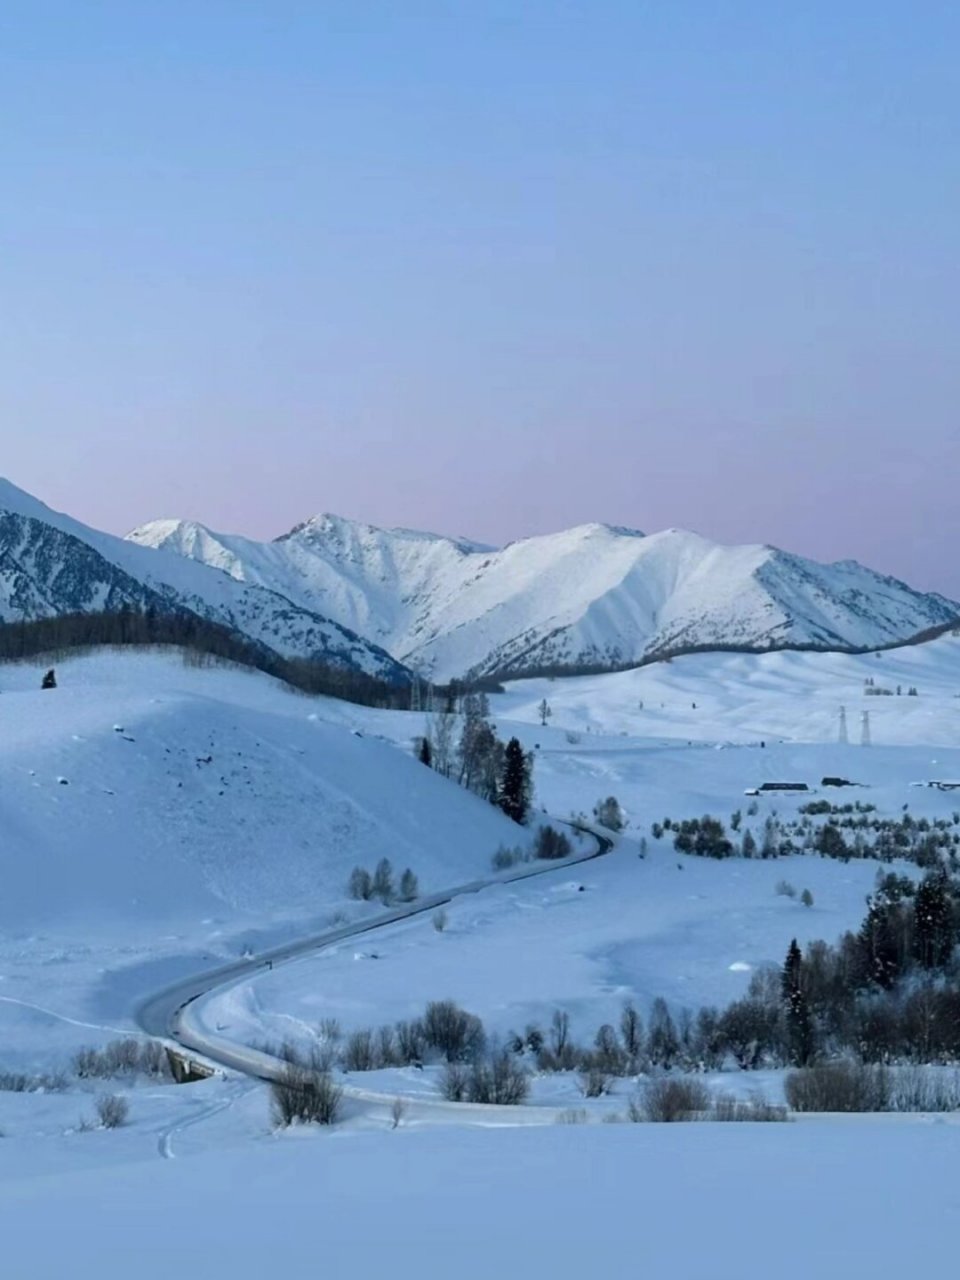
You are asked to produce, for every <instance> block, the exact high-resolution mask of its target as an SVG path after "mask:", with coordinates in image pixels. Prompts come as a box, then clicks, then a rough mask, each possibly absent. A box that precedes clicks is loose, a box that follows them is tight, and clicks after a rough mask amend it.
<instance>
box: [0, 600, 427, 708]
mask: <svg viewBox="0 0 960 1280" xmlns="http://www.w3.org/2000/svg"><path fill="white" fill-rule="evenodd" d="M156 646H173V647H175V648H179V649H182V650H183V651H184V654H185V656H186V657H187V660H188V661H192V662H195V663H197V664H198V665H206V664H210V665H217V664H229V665H235V666H240V667H249V668H253V669H254V670H257V671H262V672H264V673H265V674H266V675H269V676H273V677H274V678H275V679H277V680H282V681H283V682H284V683H285V684H288V685H290V686H291V687H292V688H294V689H297V690H299V691H300V692H301V693H307V694H317V695H320V694H322V695H326V696H328V697H332V698H341V699H343V700H344V701H346V702H355V703H360V704H362V705H364V706H374V707H388V708H400V707H406V706H407V704H408V702H409V692H408V689H407V685H406V684H402V685H399V684H392V683H390V682H389V681H387V680H382V679H380V678H378V677H377V676H371V675H368V674H367V673H365V672H363V671H357V670H355V669H353V668H349V667H343V666H338V665H336V664H334V663H329V662H321V661H319V660H317V659H312V658H284V657H282V656H281V655H280V654H278V653H275V652H274V651H273V650H272V649H270V648H268V647H267V646H266V645H261V644H257V643H256V642H254V641H251V640H246V639H244V638H242V637H240V636H238V635H237V633H236V632H234V631H231V630H230V628H229V627H225V626H223V625H222V624H221V623H218V622H211V621H209V620H208V619H206V618H201V617H200V616H199V614H195V613H192V612H190V610H187V609H175V608H173V609H171V610H170V611H169V612H166V611H164V612H161V611H159V610H157V609H154V608H147V609H137V608H133V607H132V606H124V607H122V608H120V609H118V610H116V611H112V612H108V611H104V612H100V613H69V614H60V615H58V616H57V617H54V618H38V619H35V620H34V621H31V622H25V621H18V622H6V623H2V624H0V662H22V661H25V660H28V659H30V658H35V657H39V656H41V655H44V656H49V657H51V658H53V659H57V658H61V659H62V658H67V657H70V656H71V655H75V654H77V653H82V652H84V651H85V650H91V649H97V648H102V647H115V648H152V647H156Z"/></svg>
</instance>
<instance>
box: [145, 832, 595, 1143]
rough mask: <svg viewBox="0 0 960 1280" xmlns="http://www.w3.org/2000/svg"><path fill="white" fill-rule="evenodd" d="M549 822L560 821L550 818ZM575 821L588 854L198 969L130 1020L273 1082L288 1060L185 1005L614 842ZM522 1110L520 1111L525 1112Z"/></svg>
mask: <svg viewBox="0 0 960 1280" xmlns="http://www.w3.org/2000/svg"><path fill="white" fill-rule="evenodd" d="M554 821H558V820H557V819H554ZM565 825H572V826H575V828H576V830H578V831H580V832H581V833H582V834H584V835H588V836H591V837H592V838H593V839H594V840H595V841H596V842H597V847H596V849H594V850H592V851H591V852H590V853H585V854H577V855H575V856H573V857H570V858H564V859H562V860H561V861H557V862H547V863H542V862H541V863H537V864H535V865H533V866H530V865H527V866H524V867H523V868H522V869H520V870H516V871H511V872H509V873H508V874H505V875H500V876H494V877H492V878H490V879H483V880H472V881H470V882H469V883H467V884H461V885H457V886H456V887H454V888H452V889H446V890H443V891H442V892H440V893H434V894H429V895H428V896H427V897H424V898H418V899H417V901H416V902H415V903H411V904H410V905H408V906H403V907H396V908H394V909H393V910H391V911H384V912H381V913H379V914H378V915H376V916H373V917H371V918H370V919H368V920H364V921H361V922H359V923H355V924H349V925H341V926H339V927H337V928H335V929H327V930H325V931H324V932H323V933H317V934H313V935H311V936H309V937H306V938H301V939H299V940H298V941H296V942H290V943H286V944H284V945H283V946H280V947H274V948H273V949H271V950H269V951H264V952H261V953H260V954H259V955H257V956H254V957H252V958H250V959H244V960H236V961H231V962H230V963H228V964H223V965H219V966H217V967H216V968H213V969H207V970H204V971H203V972H201V973H197V974H194V975H193V976H192V977H190V978H187V979H183V980H181V981H179V982H176V983H174V984H173V985H172V986H169V987H166V988H164V989H163V990H162V991H159V992H157V993H156V994H155V995H153V996H151V997H150V998H149V999H147V1000H146V1001H144V1002H143V1003H142V1004H141V1005H140V1007H139V1008H138V1009H137V1011H136V1020H137V1022H138V1024H139V1025H140V1027H141V1028H142V1029H143V1030H144V1031H145V1032H146V1033H147V1034H148V1035H150V1036H154V1037H157V1038H159V1039H165V1040H171V1041H173V1042H175V1043H176V1044H177V1045H178V1046H179V1047H180V1048H182V1049H185V1050H186V1051H187V1052H189V1053H192V1054H197V1055H199V1056H201V1057H203V1058H204V1059H206V1060H208V1061H210V1062H213V1063H215V1064H216V1065H218V1066H222V1067H227V1068H229V1069H230V1070H233V1071H239V1072H241V1073H242V1074H243V1075H246V1076H249V1077H251V1078H253V1079H257V1080H264V1081H267V1082H269V1081H271V1080H275V1079H277V1078H278V1077H279V1075H280V1074H281V1072H282V1071H283V1070H284V1068H285V1066H286V1064H285V1063H284V1062H283V1061H282V1060H281V1059H279V1058H276V1057H274V1056H273V1055H272V1054H269V1053H265V1052H263V1051H262V1050H259V1049H253V1048H250V1047H249V1046H247V1045H243V1044H237V1043H235V1042H234V1041H231V1040H228V1039H225V1038H224V1037H222V1036H220V1035H217V1034H214V1033H212V1032H211V1031H210V1030H209V1029H208V1028H206V1027H204V1026H203V1025H202V1024H201V1023H200V1022H199V1020H198V1019H197V1018H195V1017H191V1013H192V1012H193V1010H192V1008H191V1006H193V1005H194V1004H195V1003H196V1002H198V1001H200V1000H201V998H202V997H204V996H207V995H211V994H213V993H214V992H218V991H220V990H221V989H224V988H228V987H232V986H234V985H236V984H237V983H238V982H241V981H243V979H244V978H248V977H250V976H252V975H254V974H257V973H262V972H263V971H264V970H265V969H269V968H276V967H277V966H278V965H281V964H284V963H286V962H288V961H291V960H295V959H298V958H300V957H302V956H305V955H309V954H311V953H314V952H318V951H321V950H322V949H323V948H324V947H328V946H331V945H332V944H334V943H338V942H343V941H345V940H347V939H349V938H356V937H361V936H362V935H364V934H368V933H373V932H375V931H376V930H378V929H382V928H383V927H384V926H385V925H389V924H394V923H395V922H396V921H398V920H408V919H411V918H412V917H414V916H419V915H424V914H425V913H426V912H428V911H436V910H437V908H439V907H442V906H445V905H447V904H448V903H450V902H452V901H453V899H454V898H457V897H460V896H462V895H463V894H468V893H479V892H480V891H481V890H483V889H489V888H493V887H494V886H496V885H498V884H513V883H516V882H517V881H520V880H530V879H533V878H534V877H535V876H543V875H550V874H553V873H556V872H557V871H563V870H565V869H569V868H570V867H574V866H578V865H579V864H581V863H584V862H590V861H592V860H593V859H594V858H599V857H603V856H604V855H605V854H607V853H609V852H610V851H611V850H612V849H613V848H614V845H615V843H616V840H615V837H614V835H613V834H612V833H611V832H609V831H607V830H606V829H605V828H602V827H595V826H592V825H589V824H581V823H577V824H565ZM344 1092H345V1094H346V1095H347V1096H348V1097H349V1098H351V1099H354V1100H356V1101H361V1102H367V1103H374V1104H379V1103H383V1104H386V1105H389V1104H391V1103H392V1102H393V1100H394V1095H393V1094H389V1095H387V1094H380V1093H376V1092H374V1091H372V1090H367V1089H358V1088H354V1087H352V1086H351V1087H348V1088H346V1089H345V1090H344ZM409 1106H410V1108H411V1109H412V1110H414V1111H416V1110H419V1109H429V1110H430V1111H432V1112H437V1111H440V1112H445V1111H447V1110H448V1109H449V1110H450V1111H451V1112H454V1113H456V1114H457V1115H458V1116H460V1117H461V1119H466V1118H467V1114H468V1113H470V1112H471V1111H475V1112H477V1114H478V1115H481V1114H482V1115H483V1116H484V1119H485V1122H487V1123H496V1122H497V1119H496V1115H495V1113H499V1112H501V1111H502V1112H504V1113H505V1115H504V1119H506V1118H507V1115H509V1117H510V1120H511V1122H512V1123H517V1122H518V1121H520V1122H521V1123H523V1122H526V1123H531V1122H540V1123H550V1122H552V1120H553V1117H554V1109H553V1108H549V1107H508V1108H500V1107H496V1106H489V1105H479V1104H469V1103H444V1102H442V1101H439V1100H436V1099H429V1100H426V1099H423V1100H415V1099H410V1100H409ZM524 1113H526V1114H524Z"/></svg>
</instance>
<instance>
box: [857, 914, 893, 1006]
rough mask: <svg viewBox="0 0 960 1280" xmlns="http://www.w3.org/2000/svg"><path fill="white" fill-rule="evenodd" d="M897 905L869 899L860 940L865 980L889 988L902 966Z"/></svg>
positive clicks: (861, 927)
mask: <svg viewBox="0 0 960 1280" xmlns="http://www.w3.org/2000/svg"><path fill="white" fill-rule="evenodd" d="M898 910H899V908H898V907H896V906H893V905H892V904H890V903H885V902H878V901H877V900H876V899H872V900H871V902H870V906H869V908H868V910H867V914H866V917H865V919H864V921H863V924H862V925H861V926H860V933H859V942H860V953H861V959H862V964H863V973H864V977H865V978H866V980H867V981H868V982H875V983H876V984H877V986H879V987H884V988H885V989H889V988H890V987H892V986H893V985H894V983H895V982H896V981H897V978H899V976H900V973H901V970H902V968H903V959H904V957H903V955H902V954H901V948H900V945H899V941H898V931H897V929H896V928H895V921H894V913H895V912H897V911H898Z"/></svg>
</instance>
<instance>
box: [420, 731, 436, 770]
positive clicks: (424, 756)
mask: <svg viewBox="0 0 960 1280" xmlns="http://www.w3.org/2000/svg"><path fill="white" fill-rule="evenodd" d="M417 758H418V760H419V761H420V763H421V764H425V765H426V766H427V768H428V769H429V768H431V767H432V766H433V747H432V746H431V745H430V739H429V738H428V737H427V735H426V734H424V735H423V737H422V738H421V739H420V750H419V751H418V752H417Z"/></svg>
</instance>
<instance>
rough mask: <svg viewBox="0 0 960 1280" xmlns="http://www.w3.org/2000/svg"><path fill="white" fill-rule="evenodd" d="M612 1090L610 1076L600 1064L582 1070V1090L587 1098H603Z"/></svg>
mask: <svg viewBox="0 0 960 1280" xmlns="http://www.w3.org/2000/svg"><path fill="white" fill-rule="evenodd" d="M609 1091H610V1077H609V1076H608V1075H607V1073H606V1072H605V1071H603V1070H601V1068H600V1067H598V1066H592V1067H588V1068H587V1069H586V1070H585V1071H581V1072H580V1092H581V1093H582V1094H583V1096H584V1097H585V1098H602V1097H603V1095H604V1094H605V1093H609Z"/></svg>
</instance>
